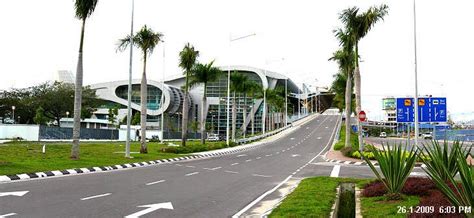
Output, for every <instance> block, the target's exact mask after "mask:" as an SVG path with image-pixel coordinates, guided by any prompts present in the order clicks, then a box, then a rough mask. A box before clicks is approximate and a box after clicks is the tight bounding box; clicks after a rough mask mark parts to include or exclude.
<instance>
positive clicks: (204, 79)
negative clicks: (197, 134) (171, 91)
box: [189, 61, 222, 144]
mask: <svg viewBox="0 0 474 218" xmlns="http://www.w3.org/2000/svg"><path fill="white" fill-rule="evenodd" d="M213 64H214V61H211V62H210V63H208V64H201V63H198V64H196V65H195V66H194V69H193V72H192V76H191V81H190V84H189V85H190V86H191V87H192V86H195V85H197V84H201V83H202V84H203V86H204V92H203V95H202V102H201V103H202V105H201V144H205V143H206V118H207V116H206V113H205V112H206V110H205V108H206V105H207V96H206V92H207V84H208V83H209V82H214V81H216V80H217V79H218V78H219V76H220V75H221V74H222V71H221V70H219V68H217V67H214V66H213Z"/></svg>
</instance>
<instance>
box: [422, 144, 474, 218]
mask: <svg viewBox="0 0 474 218" xmlns="http://www.w3.org/2000/svg"><path fill="white" fill-rule="evenodd" d="M447 144H448V143H447V142H446V141H445V142H444V146H443V147H444V148H443V149H441V148H440V146H439V144H437V142H435V141H433V142H432V143H431V148H428V147H427V146H425V145H423V151H424V152H425V155H427V156H429V157H430V160H423V163H424V164H425V165H426V168H423V170H424V171H425V172H426V173H427V174H428V175H429V176H430V177H431V179H432V180H433V181H434V182H435V184H436V186H437V187H438V189H439V190H440V191H441V192H442V193H443V194H444V195H445V196H446V197H447V198H448V199H449V201H450V202H451V204H452V205H453V206H455V207H461V206H463V207H466V206H469V207H472V206H473V205H474V189H473V186H474V173H473V168H472V166H470V165H469V164H468V163H467V160H466V158H467V157H468V155H469V152H470V151H471V147H472V146H470V147H469V148H464V149H463V148H462V145H461V144H460V143H459V141H455V142H454V143H453V146H452V147H451V150H449V149H447ZM457 173H459V177H460V179H461V183H460V185H454V184H458V182H457V181H456V180H455V179H454V176H451V175H455V174H457ZM466 215H467V216H469V217H472V214H466Z"/></svg>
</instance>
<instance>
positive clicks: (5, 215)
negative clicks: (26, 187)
mask: <svg viewBox="0 0 474 218" xmlns="http://www.w3.org/2000/svg"><path fill="white" fill-rule="evenodd" d="M14 215H16V213H7V214H3V215H0V217H1V218H3V217H7V216H14Z"/></svg>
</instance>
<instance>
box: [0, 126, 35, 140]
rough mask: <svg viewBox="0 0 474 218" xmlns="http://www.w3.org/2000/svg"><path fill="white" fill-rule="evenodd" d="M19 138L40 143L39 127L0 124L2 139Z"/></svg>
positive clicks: (0, 137)
mask: <svg viewBox="0 0 474 218" xmlns="http://www.w3.org/2000/svg"><path fill="white" fill-rule="evenodd" d="M17 137H21V138H23V139H24V140H27V141H38V139H39V125H18V124H7V125H5V124H0V139H11V138H17Z"/></svg>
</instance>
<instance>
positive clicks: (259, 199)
mask: <svg viewBox="0 0 474 218" xmlns="http://www.w3.org/2000/svg"><path fill="white" fill-rule="evenodd" d="M326 119H327V118H326ZM336 126H337V125H336ZM336 126H334V130H333V131H332V134H331V137H332V136H333V135H334V133H335V131H336ZM329 143H331V140H329V141H328V143H327V144H326V146H325V147H324V148H323V149H322V150H321V152H319V153H318V154H317V155H316V156H314V157H313V158H312V159H311V160H310V161H308V163H306V164H305V165H304V166H306V165H308V164H309V163H311V162H313V161H314V160H315V159H316V158H317V157H318V156H319V155H321V154H322V153H323V152H324V151H325V150H326V149H327V147H328V146H329ZM295 174H296V172H293V173H292V174H291V175H289V176H288V177H286V179H285V180H283V181H282V182H281V183H279V184H278V185H276V186H275V187H273V188H272V189H270V190H268V191H267V192H265V193H263V194H262V195H260V197H258V198H257V199H255V200H254V201H252V202H251V203H250V204H248V205H247V206H245V207H244V208H242V210H240V211H239V212H237V213H236V214H234V215H233V216H232V218H238V217H240V216H241V215H242V214H243V213H244V212H245V211H247V210H248V209H250V208H251V207H253V206H254V205H255V204H257V203H258V202H260V201H261V200H262V199H263V198H265V197H266V196H267V195H269V194H271V193H273V192H274V191H275V190H277V189H278V188H280V186H282V185H283V184H285V183H286V182H288V180H290V179H291V177H293V175H295Z"/></svg>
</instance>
